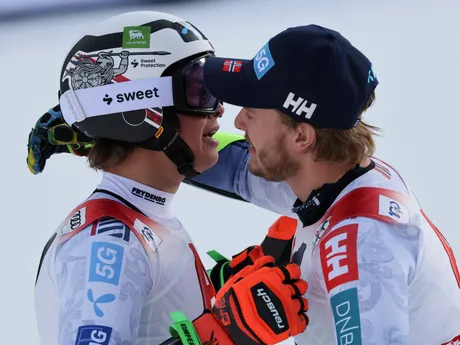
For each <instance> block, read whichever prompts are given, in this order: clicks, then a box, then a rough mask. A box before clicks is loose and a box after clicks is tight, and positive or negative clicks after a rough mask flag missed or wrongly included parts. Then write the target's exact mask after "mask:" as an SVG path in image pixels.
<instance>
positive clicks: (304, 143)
mask: <svg viewBox="0 0 460 345" xmlns="http://www.w3.org/2000/svg"><path fill="white" fill-rule="evenodd" d="M293 131H294V133H293V134H294V139H295V143H294V147H295V150H296V151H297V152H306V151H309V150H310V148H311V147H312V146H313V144H314V143H315V140H316V133H315V129H314V128H313V127H312V126H311V125H309V124H308V123H303V122H301V123H299V124H298V125H297V126H296V128H295V129H294V130H293Z"/></svg>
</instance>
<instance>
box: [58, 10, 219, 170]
mask: <svg viewBox="0 0 460 345" xmlns="http://www.w3.org/2000/svg"><path fill="white" fill-rule="evenodd" d="M210 55H214V47H213V46H212V44H211V43H210V42H209V40H208V39H207V38H206V36H205V35H204V34H203V33H202V32H200V31H199V30H198V29H197V28H196V27H195V26H194V25H192V24H191V23H189V22H187V21H185V20H183V19H181V18H178V17H176V16H173V15H170V14H167V13H162V12H155V11H139V12H128V13H124V14H121V15H117V16H114V17H112V18H109V19H107V20H105V21H103V22H99V23H98V24H97V25H95V26H94V27H90V28H88V30H87V31H86V32H85V34H84V35H82V36H81V37H80V38H79V39H78V41H77V43H75V45H74V46H73V47H72V48H71V49H70V51H69V52H68V54H67V56H66V58H65V60H64V63H63V66H62V70H61V79H60V96H59V97H60V99H59V102H60V106H61V111H62V114H63V117H64V119H65V121H66V122H67V123H68V124H69V125H71V126H74V127H75V128H76V129H77V130H79V131H81V132H83V133H84V134H86V135H87V136H89V137H92V138H95V139H97V138H107V139H112V140H116V141H123V142H130V143H133V144H135V145H136V146H139V147H144V148H148V149H152V150H157V151H164V152H165V154H166V155H167V156H168V157H169V158H170V159H171V160H172V161H173V162H174V163H175V164H176V165H177V166H178V169H179V172H180V173H181V174H184V175H187V176H193V175H195V174H196V172H195V171H194V170H193V154H192V152H191V151H190V149H189V148H188V146H187V145H186V144H185V142H184V141H183V140H182V139H181V138H180V137H179V135H178V130H179V128H178V127H179V124H178V120H177V116H176V115H175V114H176V112H179V113H181V114H184V115H192V116H193V115H203V114H215V113H216V111H217V107H218V103H219V102H218V100H217V99H216V98H215V97H213V96H212V95H211V94H209V92H208V91H207V89H206V88H205V86H204V82H203V77H202V76H203V65H204V61H205V59H206V57H207V56H210Z"/></svg>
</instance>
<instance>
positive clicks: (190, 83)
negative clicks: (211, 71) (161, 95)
mask: <svg viewBox="0 0 460 345" xmlns="http://www.w3.org/2000/svg"><path fill="white" fill-rule="evenodd" d="M208 56H210V55H209V54H208V55H205V56H201V57H199V58H196V59H194V60H192V61H188V62H187V63H185V64H183V65H182V66H180V67H178V69H177V70H176V71H175V72H174V73H173V74H172V84H173V90H174V92H173V99H174V108H175V109H176V111H177V112H178V113H180V114H184V115H192V116H193V115H198V116H199V115H213V114H215V113H216V112H217V108H218V106H219V103H221V102H220V101H219V100H218V99H217V98H216V97H214V96H213V95H211V93H210V92H209V91H208V89H207V88H206V86H205V84H204V80H203V67H204V64H205V62H206V58H207V57H208Z"/></svg>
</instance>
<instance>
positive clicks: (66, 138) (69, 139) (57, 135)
mask: <svg viewBox="0 0 460 345" xmlns="http://www.w3.org/2000/svg"><path fill="white" fill-rule="evenodd" d="M46 135H47V138H48V142H49V143H51V144H53V145H83V146H85V145H92V144H94V139H92V138H89V137H86V136H84V135H82V134H77V133H76V132H75V131H74V130H73V129H72V128H71V127H70V126H69V125H67V124H66V123H62V124H59V125H56V126H53V127H50V128H48V130H47V132H46Z"/></svg>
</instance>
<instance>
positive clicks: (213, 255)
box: [207, 250, 230, 289]
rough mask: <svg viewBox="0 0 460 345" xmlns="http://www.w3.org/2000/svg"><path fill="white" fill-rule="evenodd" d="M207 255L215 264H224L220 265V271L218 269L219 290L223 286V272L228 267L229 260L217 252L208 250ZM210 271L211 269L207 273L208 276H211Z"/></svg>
mask: <svg viewBox="0 0 460 345" xmlns="http://www.w3.org/2000/svg"><path fill="white" fill-rule="evenodd" d="M207 254H208V255H209V256H210V257H211V259H213V260H214V261H215V262H217V263H219V262H222V261H225V263H224V264H222V266H220V269H219V284H220V286H219V289H220V288H221V287H222V286H224V284H225V276H224V271H225V268H226V267H227V266H228V265H230V260H229V259H227V258H226V257H225V256H223V255H222V254H221V253H219V252H218V251H217V250H210V251H209V252H207ZM212 270H213V268H211V269H209V270H208V271H207V272H208V275H209V276H211V271H212Z"/></svg>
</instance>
